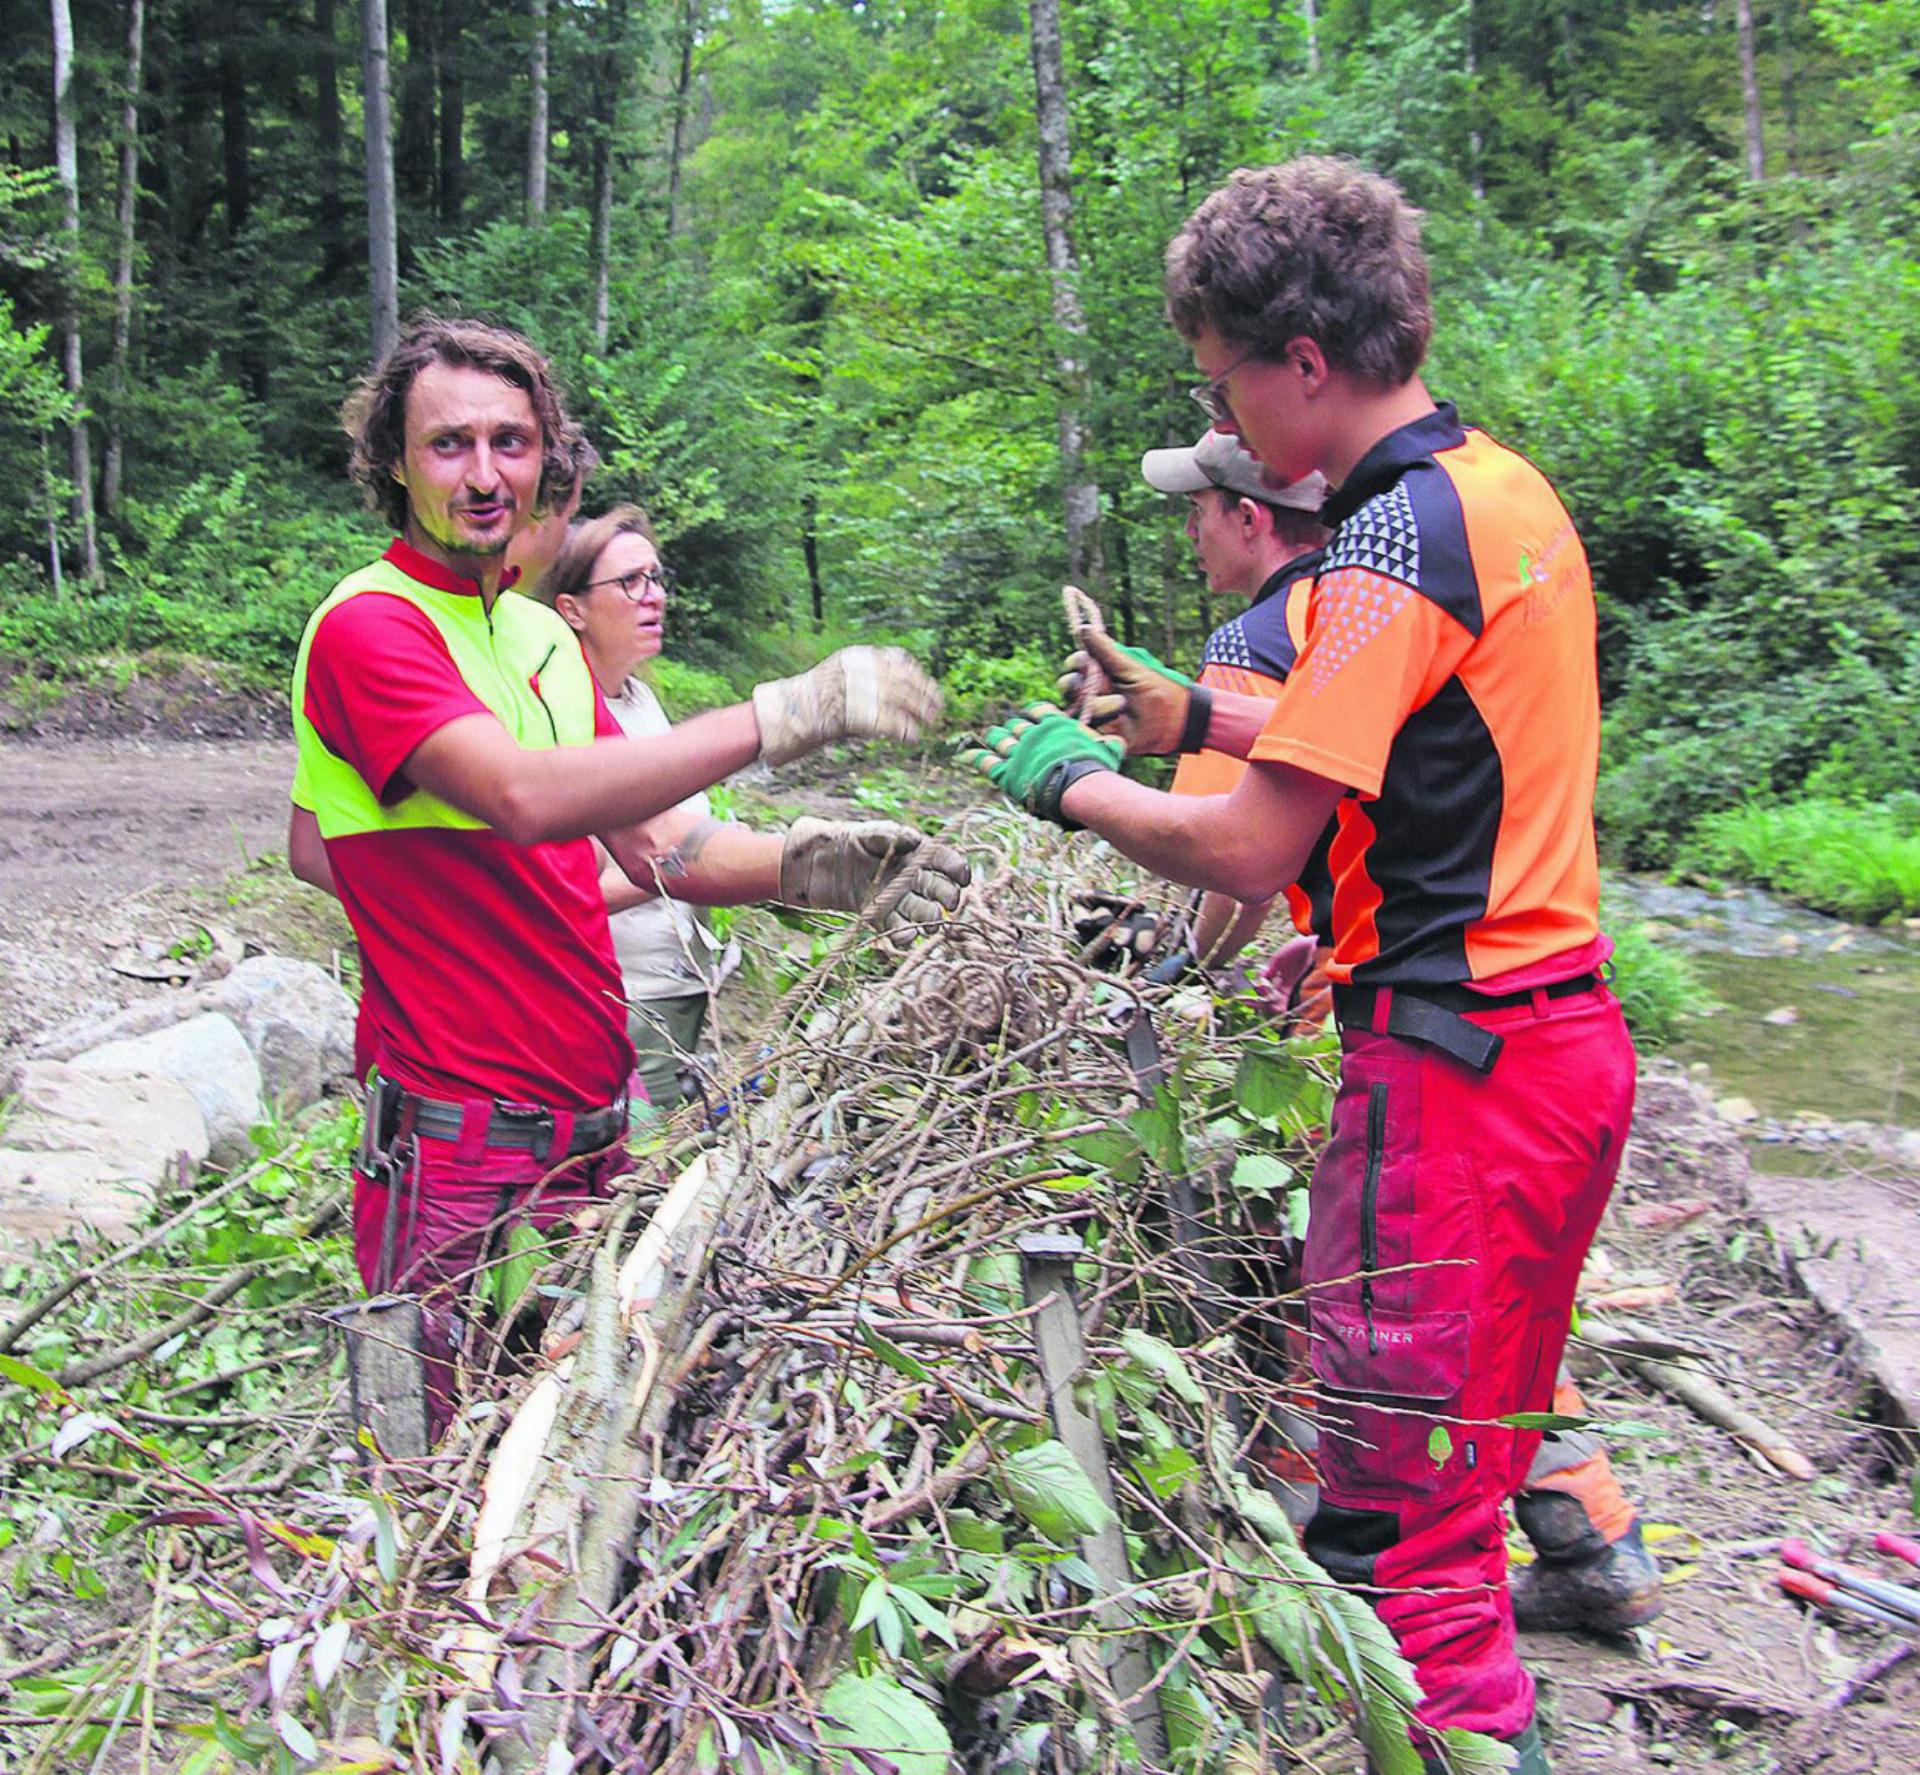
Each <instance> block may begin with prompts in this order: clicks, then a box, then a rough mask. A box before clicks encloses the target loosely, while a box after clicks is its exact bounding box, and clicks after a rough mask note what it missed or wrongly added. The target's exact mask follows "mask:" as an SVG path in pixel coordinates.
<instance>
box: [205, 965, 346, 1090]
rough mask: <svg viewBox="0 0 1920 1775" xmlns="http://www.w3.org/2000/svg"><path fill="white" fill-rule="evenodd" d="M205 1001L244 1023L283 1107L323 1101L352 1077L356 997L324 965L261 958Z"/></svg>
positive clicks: (240, 969)
mask: <svg viewBox="0 0 1920 1775" xmlns="http://www.w3.org/2000/svg"><path fill="white" fill-rule="evenodd" d="M202 997H203V1000H204V1002H205V1004H206V1006H207V1008H208V1009H209V1010H212V1011H218V1012H221V1013H223V1014H224V1015H226V1016H228V1017H231V1018H232V1019H233V1021H234V1022H235V1023H236V1024H238V1025H239V1028H240V1033H241V1034H242V1035H244V1036H245V1037H246V1038H247V1046H248V1047H249V1048H251V1049H252V1050H253V1057H254V1059H255V1060H257V1061H258V1062H259V1064H260V1077H261V1080H262V1082H263V1083H264V1084H265V1086H266V1090H267V1093H268V1095H269V1096H270V1097H272V1098H274V1099H276V1100H277V1101H278V1102H279V1103H280V1105H281V1106H282V1107H283V1108H286V1109H294V1108H298V1107H300V1106H301V1105H303V1104H308V1103H315V1102H318V1101H319V1099H320V1096H321V1094H322V1093H323V1092H324V1091H325V1089H326V1087H327V1085H328V1083H329V1082H330V1081H332V1080H334V1079H345V1078H351V1077H352V1076H353V1018H354V1009H353V1000H352V999H351V998H349V997H348V996H347V994H346V992H345V991H344V990H342V988H341V986H340V983H339V982H338V981H337V980H335V979H334V977H333V976H332V975H331V974H329V973H328V972H327V970H326V969H325V968H322V967H316V966H315V965H314V964H313V963H312V962H310V961H295V960H293V959H292V957H290V956H285V955H256V956H254V957H252V958H251V959H250V960H248V961H243V962H242V963H241V964H240V965H239V966H238V967H237V968H235V969H234V970H233V972H232V973H230V974H229V975H228V976H227V977H226V978H225V979H224V980H221V981H220V982H218V983H217V984H216V985H214V986H212V987H210V988H208V990H207V991H206V992H205V993H204V994H203V995H202Z"/></svg>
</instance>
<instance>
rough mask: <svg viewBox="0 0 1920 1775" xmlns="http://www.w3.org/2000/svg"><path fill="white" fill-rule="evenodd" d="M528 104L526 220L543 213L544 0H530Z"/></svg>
mask: <svg viewBox="0 0 1920 1775" xmlns="http://www.w3.org/2000/svg"><path fill="white" fill-rule="evenodd" d="M531 11H532V17H533V54H532V57H531V58H530V62H529V78H530V80H531V83H532V87H533V93H532V105H531V108H530V111H529V116H528V121H527V219H528V220H529V221H531V222H537V221H539V220H540V218H541V217H542V216H544V215H545V214H546V213H547V0H533V5H532V9H531Z"/></svg>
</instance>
